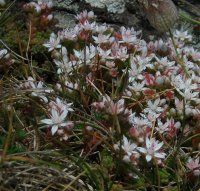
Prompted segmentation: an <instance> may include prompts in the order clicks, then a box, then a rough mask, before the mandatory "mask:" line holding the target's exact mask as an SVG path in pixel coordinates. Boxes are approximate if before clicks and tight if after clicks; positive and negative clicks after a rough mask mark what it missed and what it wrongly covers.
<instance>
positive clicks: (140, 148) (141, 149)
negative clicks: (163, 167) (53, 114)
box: [137, 147, 147, 154]
mask: <svg viewBox="0 0 200 191" xmlns="http://www.w3.org/2000/svg"><path fill="white" fill-rule="evenodd" d="M137 149H138V150H139V151H140V152H141V153H144V154H146V153H147V150H146V149H145V148H142V147H138V148H137Z"/></svg>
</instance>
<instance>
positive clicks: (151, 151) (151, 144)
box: [138, 137, 166, 162]
mask: <svg viewBox="0 0 200 191" xmlns="http://www.w3.org/2000/svg"><path fill="white" fill-rule="evenodd" d="M145 143H146V147H145V148H143V147H138V150H139V151H140V152H141V153H144V154H145V155H146V160H147V162H149V161H151V160H152V158H154V157H155V158H159V159H164V158H165V155H166V154H165V153H164V152H160V151H159V150H160V149H161V147H162V146H163V142H160V143H159V142H158V141H156V140H155V138H150V139H149V138H148V137H146V142H145Z"/></svg>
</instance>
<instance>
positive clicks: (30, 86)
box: [20, 76, 53, 103]
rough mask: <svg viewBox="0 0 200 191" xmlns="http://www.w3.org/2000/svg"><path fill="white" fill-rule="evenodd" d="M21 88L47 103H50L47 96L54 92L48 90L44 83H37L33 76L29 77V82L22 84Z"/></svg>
mask: <svg viewBox="0 0 200 191" xmlns="http://www.w3.org/2000/svg"><path fill="white" fill-rule="evenodd" d="M20 87H21V88H22V89H25V90H26V91H30V92H31V96H33V97H39V98H40V100H41V101H43V102H45V103H47V102H48V99H47V95H46V94H48V93H51V92H52V91H53V90H52V89H50V88H46V87H45V86H44V83H43V82H42V81H39V82H37V81H36V80H34V79H33V78H32V77H31V76H29V77H28V79H27V81H25V82H24V83H22V84H20Z"/></svg>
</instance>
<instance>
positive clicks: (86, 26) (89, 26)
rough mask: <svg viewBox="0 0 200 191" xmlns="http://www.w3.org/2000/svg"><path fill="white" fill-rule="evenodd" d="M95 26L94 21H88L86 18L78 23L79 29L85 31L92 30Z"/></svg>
mask: <svg viewBox="0 0 200 191" xmlns="http://www.w3.org/2000/svg"><path fill="white" fill-rule="evenodd" d="M95 26H96V23H95V22H93V23H90V22H88V21H87V20H86V21H85V22H84V23H81V24H80V29H82V30H85V31H90V30H93V29H94V28H95Z"/></svg>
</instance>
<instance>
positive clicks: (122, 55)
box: [115, 46, 129, 61]
mask: <svg viewBox="0 0 200 191" xmlns="http://www.w3.org/2000/svg"><path fill="white" fill-rule="evenodd" d="M115 57H116V58H118V59H120V60H122V61H125V60H126V59H127V58H128V57H129V55H128V52H127V47H125V46H124V47H123V46H120V47H119V49H118V50H117V52H116V55H115Z"/></svg>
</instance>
